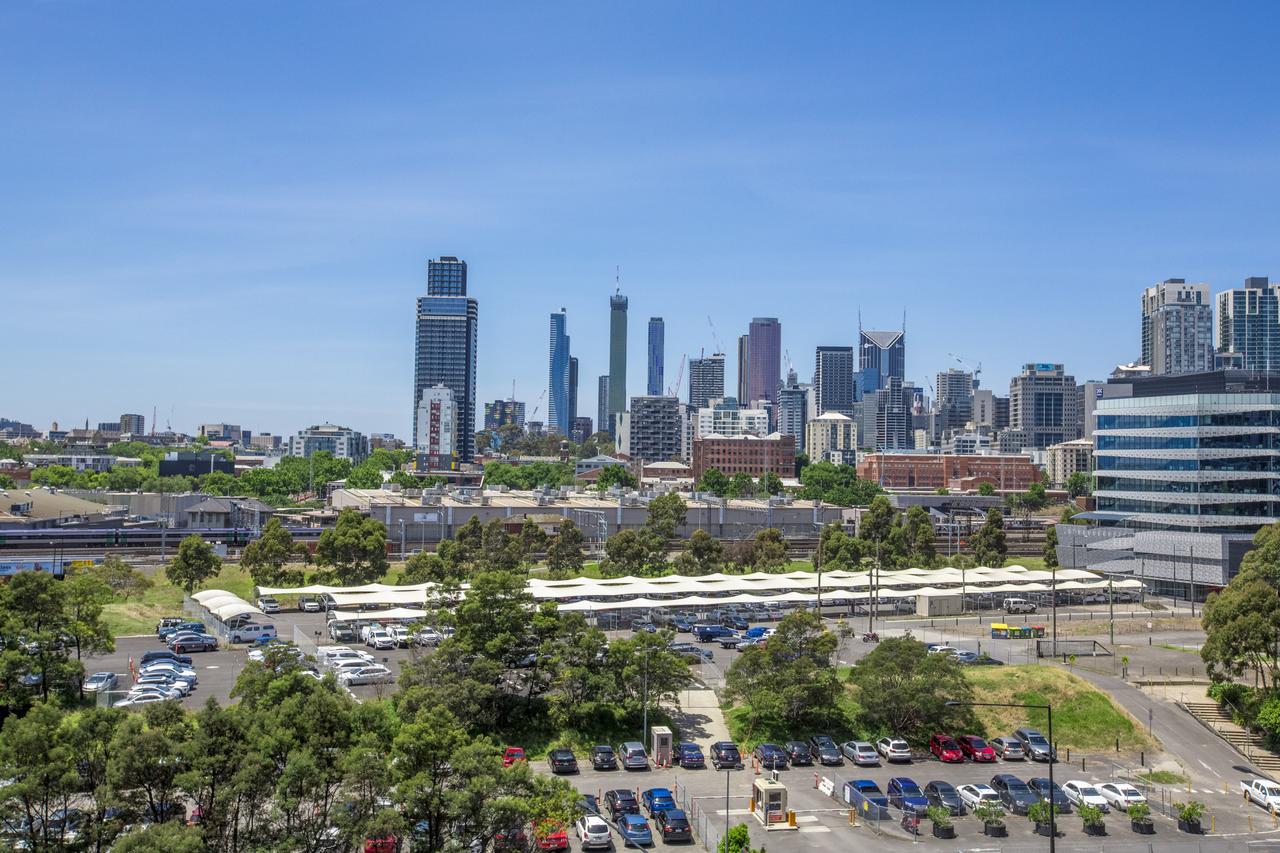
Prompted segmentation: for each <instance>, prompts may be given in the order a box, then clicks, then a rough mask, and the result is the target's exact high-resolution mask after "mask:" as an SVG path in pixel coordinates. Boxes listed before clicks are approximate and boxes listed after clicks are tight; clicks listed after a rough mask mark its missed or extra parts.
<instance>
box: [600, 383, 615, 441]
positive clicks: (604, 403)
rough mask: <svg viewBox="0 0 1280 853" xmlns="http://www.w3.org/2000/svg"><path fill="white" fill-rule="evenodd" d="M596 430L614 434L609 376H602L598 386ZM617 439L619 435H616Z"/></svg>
mask: <svg viewBox="0 0 1280 853" xmlns="http://www.w3.org/2000/svg"><path fill="white" fill-rule="evenodd" d="M596 430H597V431H599V432H607V433H609V435H614V432H613V425H612V420H611V419H610V418H609V377H608V375H605V376H601V377H600V379H599V380H598V384H597V386H596ZM614 439H615V440H617V436H614Z"/></svg>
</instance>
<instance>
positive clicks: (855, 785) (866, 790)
mask: <svg viewBox="0 0 1280 853" xmlns="http://www.w3.org/2000/svg"><path fill="white" fill-rule="evenodd" d="M844 801H845V802H846V803H847V804H849V805H851V806H853V807H854V808H855V809H856V810H857V812H858V815H859V816H860V817H863V818H868V819H871V820H884V819H886V818H887V817H889V798H888V797H886V796H885V795H884V792H883V791H881V790H880V786H879V785H877V784H876V783H875V782H873V781H871V780H870V779H854V780H853V781H852V782H845V783H844Z"/></svg>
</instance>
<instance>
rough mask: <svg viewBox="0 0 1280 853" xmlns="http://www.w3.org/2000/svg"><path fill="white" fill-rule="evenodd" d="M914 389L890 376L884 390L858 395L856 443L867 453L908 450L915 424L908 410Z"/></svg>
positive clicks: (911, 406)
mask: <svg viewBox="0 0 1280 853" xmlns="http://www.w3.org/2000/svg"><path fill="white" fill-rule="evenodd" d="M915 399H916V388H915V386H914V385H904V384H903V382H902V380H901V379H899V378H898V377H897V376H890V377H889V378H888V379H887V380H886V383H885V387H884V388H881V389H879V390H877V391H869V392H867V393H865V394H863V395H862V408H861V421H860V423H859V424H858V440H859V442H860V443H861V444H862V446H863V447H866V448H869V449H871V450H912V449H914V447H915V424H914V421H913V416H912V409H913V407H914V405H915Z"/></svg>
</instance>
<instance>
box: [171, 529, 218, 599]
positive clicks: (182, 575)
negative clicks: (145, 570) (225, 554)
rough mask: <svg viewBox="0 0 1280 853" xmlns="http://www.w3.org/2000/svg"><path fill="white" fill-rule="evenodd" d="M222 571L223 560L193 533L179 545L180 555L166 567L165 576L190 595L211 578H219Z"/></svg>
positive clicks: (175, 556)
mask: <svg viewBox="0 0 1280 853" xmlns="http://www.w3.org/2000/svg"><path fill="white" fill-rule="evenodd" d="M220 571H222V560H220V559H218V555H217V554H215V553H213V546H212V545H210V544H209V543H208V542H206V541H204V538H203V537H201V536H199V535H197V534H195V533H193V534H191V535H190V536H188V537H186V538H185V539H183V540H182V541H181V542H180V543H178V553H177V554H175V555H174V557H173V559H172V560H170V561H169V565H167V566H165V568H164V576H165V577H166V578H168V579H169V582H170V583H171V584H173V585H175V586H180V587H182V588H183V589H184V590H185V591H186V593H187V595H190V594H191V593H192V592H193V591H194V590H195V588H196V587H198V586H200V585H201V584H203V583H204V582H205V581H207V580H208V579H209V578H213V577H217V576H218V572H220Z"/></svg>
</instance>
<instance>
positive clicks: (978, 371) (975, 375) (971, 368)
mask: <svg viewBox="0 0 1280 853" xmlns="http://www.w3.org/2000/svg"><path fill="white" fill-rule="evenodd" d="M947 355H949V356H951V357H952V358H953V359H955V361H956V364H959V365H960V366H961V367H963V368H965V369H966V370H968V371H969V372H970V373H972V374H973V387H974V390H977V388H978V382H979V381H980V380H979V379H978V377H979V376H981V375H982V362H978V364H977V366H976V367H975V366H973V365H972V364H970V363H969V362H968V361H966V360H965V359H964V358H962V357H960V356H958V355H956V354H955V353H953V352H949V353H947Z"/></svg>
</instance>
